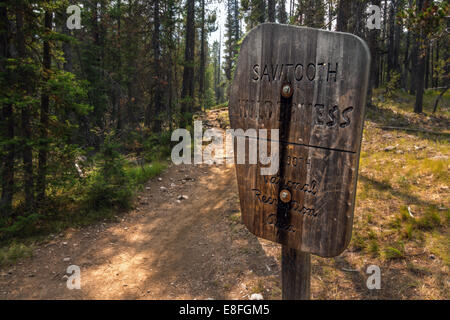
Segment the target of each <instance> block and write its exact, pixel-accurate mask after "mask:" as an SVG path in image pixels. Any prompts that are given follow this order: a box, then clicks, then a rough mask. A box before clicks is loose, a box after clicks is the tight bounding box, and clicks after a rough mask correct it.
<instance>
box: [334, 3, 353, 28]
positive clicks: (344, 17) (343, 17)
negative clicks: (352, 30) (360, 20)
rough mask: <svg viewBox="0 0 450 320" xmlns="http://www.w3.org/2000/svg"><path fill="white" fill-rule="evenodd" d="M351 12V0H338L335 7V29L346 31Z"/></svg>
mask: <svg viewBox="0 0 450 320" xmlns="http://www.w3.org/2000/svg"><path fill="white" fill-rule="evenodd" d="M350 13H351V1H350V0H339V4H338V9H337V22H336V31H341V32H347V31H348V22H349V19H350Z"/></svg>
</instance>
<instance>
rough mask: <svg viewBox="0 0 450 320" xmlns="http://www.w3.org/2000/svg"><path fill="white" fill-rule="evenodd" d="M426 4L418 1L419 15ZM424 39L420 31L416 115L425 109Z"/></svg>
mask: <svg viewBox="0 0 450 320" xmlns="http://www.w3.org/2000/svg"><path fill="white" fill-rule="evenodd" d="M423 4H424V0H418V1H417V13H419V12H420V11H422V8H423ZM422 39H423V31H422V30H420V32H419V34H417V35H416V47H417V64H415V65H414V66H417V67H416V70H415V74H416V81H415V89H416V102H415V104H414V112H415V113H422V109H423V91H424V85H425V83H424V82H425V55H426V53H425V52H426V51H425V50H426V49H424V48H423V47H422V46H421V45H420V43H421V41H422Z"/></svg>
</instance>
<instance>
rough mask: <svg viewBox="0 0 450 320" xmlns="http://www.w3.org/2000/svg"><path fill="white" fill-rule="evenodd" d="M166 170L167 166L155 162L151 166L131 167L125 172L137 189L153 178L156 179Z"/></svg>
mask: <svg viewBox="0 0 450 320" xmlns="http://www.w3.org/2000/svg"><path fill="white" fill-rule="evenodd" d="M165 168H166V165H165V164H163V163H161V162H158V161H154V162H153V163H151V164H145V165H142V166H135V167H129V168H127V169H126V170H125V172H126V175H127V176H128V178H129V179H130V181H131V184H132V185H133V186H135V187H139V186H141V185H143V184H145V183H146V182H147V181H148V180H150V179H151V178H154V177H156V176H157V175H159V174H160V173H161V172H162V171H163V170H164V169H165Z"/></svg>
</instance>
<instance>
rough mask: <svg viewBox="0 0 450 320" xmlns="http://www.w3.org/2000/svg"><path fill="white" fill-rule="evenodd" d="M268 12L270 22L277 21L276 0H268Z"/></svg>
mask: <svg viewBox="0 0 450 320" xmlns="http://www.w3.org/2000/svg"><path fill="white" fill-rule="evenodd" d="M267 14H268V18H269V22H275V0H268V5H267Z"/></svg>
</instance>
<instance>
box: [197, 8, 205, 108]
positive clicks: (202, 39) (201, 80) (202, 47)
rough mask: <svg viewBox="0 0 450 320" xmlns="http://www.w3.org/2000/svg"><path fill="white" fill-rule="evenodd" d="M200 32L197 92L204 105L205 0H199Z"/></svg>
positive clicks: (201, 103)
mask: <svg viewBox="0 0 450 320" xmlns="http://www.w3.org/2000/svg"><path fill="white" fill-rule="evenodd" d="M201 15H202V17H201V33H200V78H199V93H200V105H201V107H203V106H204V103H205V101H204V98H205V65H206V53H205V51H206V44H205V40H206V39H205V38H206V31H205V0H201Z"/></svg>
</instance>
